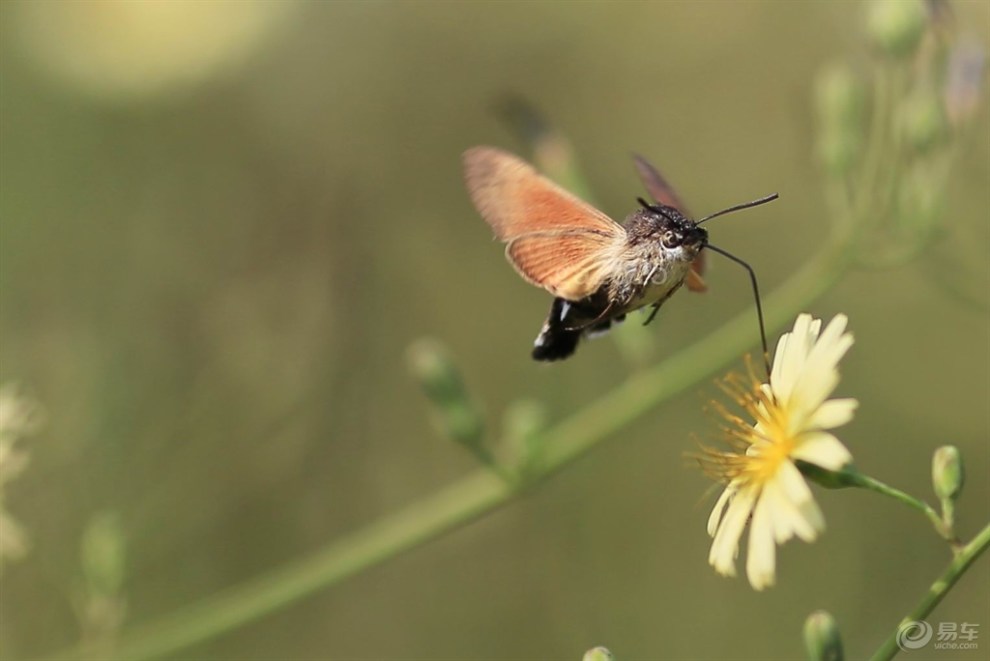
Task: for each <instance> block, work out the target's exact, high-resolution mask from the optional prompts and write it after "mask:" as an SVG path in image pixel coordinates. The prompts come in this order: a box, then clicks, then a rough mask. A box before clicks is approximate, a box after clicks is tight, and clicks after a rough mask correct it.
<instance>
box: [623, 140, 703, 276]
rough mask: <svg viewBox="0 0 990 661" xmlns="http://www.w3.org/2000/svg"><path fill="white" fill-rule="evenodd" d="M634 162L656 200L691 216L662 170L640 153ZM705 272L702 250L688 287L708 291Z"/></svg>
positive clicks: (647, 188) (641, 178) (694, 264)
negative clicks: (661, 172)
mask: <svg viewBox="0 0 990 661" xmlns="http://www.w3.org/2000/svg"><path fill="white" fill-rule="evenodd" d="M633 162H634V163H635V165H636V172H637V173H638V174H639V178H640V181H642V182H643V186H644V187H645V188H646V192H648V193H649V194H650V196H651V197H652V198H653V199H654V200H656V201H657V202H659V203H660V204H663V205H664V206H668V207H674V208H675V209H677V210H678V211H680V212H681V213H682V214H684V215H685V216H688V217H690V216H691V214H690V213H688V210H687V208H686V207H685V206H684V203H683V202H681V199H680V198H679V197H678V196H677V193H676V192H675V191H674V187H673V186H671V185H670V184H669V183H668V182H667V180H666V179H665V178H664V176H663V175H662V174H660V170H658V169H657V168H656V167H654V166H653V165H652V164H651V163H650V162H649V161H647V160H646V159H645V158H643V157H642V156H640V155H639V154H633ZM704 273H705V251H704V250H702V251H701V252H700V253H698V256H697V257H696V258H695V259H694V261H693V262H692V263H691V270H690V271H689V272H688V276H687V280H686V281H685V284H686V285H687V288H688V289H689V290H691V291H694V292H703V291H707V289H708V285H706V284H705V281H704V279H703V278H702V277H701V276H702V275H704Z"/></svg>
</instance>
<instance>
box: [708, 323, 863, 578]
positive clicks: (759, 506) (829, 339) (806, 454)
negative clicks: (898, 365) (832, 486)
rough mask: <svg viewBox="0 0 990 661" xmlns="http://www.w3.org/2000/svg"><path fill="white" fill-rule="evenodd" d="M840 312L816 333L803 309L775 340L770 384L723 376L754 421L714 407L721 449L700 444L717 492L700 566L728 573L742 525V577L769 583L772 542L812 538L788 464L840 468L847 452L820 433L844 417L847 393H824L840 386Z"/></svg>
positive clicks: (811, 522) (808, 498) (821, 524)
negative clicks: (745, 543) (724, 444)
mask: <svg viewBox="0 0 990 661" xmlns="http://www.w3.org/2000/svg"><path fill="white" fill-rule="evenodd" d="M846 321H847V319H846V317H845V316H844V315H838V316H836V317H835V318H834V319H832V321H831V322H830V323H829V324H828V326H827V327H826V328H825V330H824V332H822V331H821V326H822V323H821V320H820V319H812V317H811V315H807V314H802V315H800V316H799V317H798V318H797V321H795V323H794V329H793V330H792V331H791V332H789V333H785V334H784V335H783V336H782V337H781V338H780V341H779V342H778V343H777V351H776V354H775V356H774V363H773V368H772V371H771V376H770V383H769V384H763V383H760V382H759V381H758V380H757V379H756V378H755V377H753V376H752V375H751V376H750V379H749V380H746V379H745V378H743V377H740V376H738V375H730V376H729V377H728V378H727V379H726V380H725V382H724V386H723V388H724V390H725V391H726V393H728V394H729V395H731V396H732V397H733V398H734V399H735V401H736V403H737V404H739V405H740V406H741V407H742V408H743V410H744V411H745V412H746V413H747V414H748V416H749V418H751V419H752V422H750V421H749V420H747V419H744V418H741V417H739V416H737V415H735V414H733V413H731V412H729V411H728V410H727V409H725V408H724V407H722V406H721V405H718V404H716V407H717V409H718V411H719V413H720V415H721V416H722V418H723V419H724V420H725V422H726V423H727V424H726V426H725V427H724V431H725V435H726V440H727V441H728V442H729V445H730V446H731V448H730V449H729V450H716V449H712V448H704V449H703V454H702V456H701V462H702V465H703V467H704V468H705V470H706V472H708V473H709V474H710V475H712V476H713V477H715V478H716V479H718V480H719V481H721V482H723V483H724V484H725V485H726V486H725V490H724V491H723V492H722V495H721V496H720V497H719V499H718V502H717V503H716V504H715V509H714V510H712V513H711V516H710V517H709V519H708V534H710V535H711V536H712V537H713V538H714V539H713V541H712V548H711V551H710V552H709V554H708V562H709V563H710V564H711V565H712V566H713V567H714V568H715V571H717V572H718V573H720V574H722V575H723V576H734V575H735V573H736V568H735V560H736V557H737V556H738V554H739V541H740V538H741V537H742V533H743V529H744V528H745V527H746V522H747V521H751V522H750V529H749V547H748V550H747V557H746V575H747V577H748V578H749V582H750V584H751V585H752V586H753V588H755V589H757V590H762V589H763V588H765V587H768V586H770V585H773V582H774V568H775V563H776V558H775V554H776V547H775V545H776V544H783V543H784V542H786V541H787V540H789V539H790V538H791V537H793V536H795V535H797V536H798V537H800V538H801V539H803V540H804V541H806V542H811V541H814V540H815V538H816V537H817V536H818V534H819V533H821V532H822V531H823V530H824V529H825V520H824V518H823V517H822V513H821V510H820V509H818V505H817V504H816V503H815V500H814V498H812V495H811V490H810V489H809V488H808V485H807V484H806V483H805V481H804V478H803V477H802V476H801V473H800V471H799V470H798V468H797V466H796V465H795V462H796V461H799V460H800V461H802V462H806V463H809V464H814V465H816V466H819V467H821V468H824V469H826V470H838V469H840V468H842V467H843V466H844V465H845V464H847V463H849V461H850V460H851V459H852V455H851V454H850V453H849V451H848V450H847V449H846V447H845V446H844V445H843V444H842V443H841V442H839V440H838V439H837V438H836V437H835V436H833V435H832V434H830V433H829V432H828V431H827V430H829V429H834V428H836V427H840V426H842V425H844V424H846V423H847V422H849V421H850V420H851V419H852V416H853V411H854V410H855V409H856V405H857V402H856V400H854V399H831V400H830V399H827V398H828V396H829V395H830V394H831V393H832V391H833V390H834V389H835V386H836V385H837V384H838V382H839V371H838V363H839V360H840V359H841V358H842V356H843V355H844V354H845V353H846V351H848V350H849V347H850V346H852V342H853V339H852V335H850V334H849V333H845V332H844V331H845V328H846Z"/></svg>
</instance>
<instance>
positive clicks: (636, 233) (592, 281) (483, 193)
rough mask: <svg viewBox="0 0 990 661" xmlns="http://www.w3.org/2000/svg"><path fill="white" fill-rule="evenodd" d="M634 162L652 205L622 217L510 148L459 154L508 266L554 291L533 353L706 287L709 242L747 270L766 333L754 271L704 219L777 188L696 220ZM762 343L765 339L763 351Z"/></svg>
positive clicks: (646, 167) (571, 347) (548, 352)
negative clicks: (723, 245) (718, 241)
mask: <svg viewBox="0 0 990 661" xmlns="http://www.w3.org/2000/svg"><path fill="white" fill-rule="evenodd" d="M634 160H635V165H636V169H637V171H638V172H639V175H640V178H641V179H642V181H643V184H644V186H645V187H646V189H647V191H648V192H649V193H650V195H651V196H652V197H653V199H654V200H655V202H646V201H645V200H643V199H642V198H637V199H638V202H639V205H640V208H639V209H637V210H636V211H634V212H633V213H631V214H630V215H629V216H628V217H627V218H626V219H625V222H623V223H621V224H620V223H618V222H616V221H614V220H612V219H611V218H609V217H608V216H607V215H606V214H604V213H603V212H601V211H599V210H598V209H596V208H595V207H593V206H591V205H590V204H588V203H587V202H584V201H583V200H581V199H579V198H578V197H576V196H574V195H572V194H571V193H569V192H567V191H566V190H564V189H563V188H561V187H560V186H558V185H557V184H555V183H553V182H552V181H550V180H549V179H547V178H546V177H544V176H542V175H540V174H539V173H538V172H537V171H536V170H535V169H534V168H533V167H532V166H531V165H529V164H528V163H526V162H525V161H523V160H522V159H520V158H518V157H516V156H514V155H512V154H510V153H508V152H505V151H502V150H500V149H496V148H494V147H483V146H482V147H474V148H472V149H469V150H467V151H466V152H464V156H463V165H464V178H465V182H466V184H467V189H468V192H469V194H470V196H471V200H472V201H473V202H474V206H475V207H476V208H477V210H478V212H479V213H480V214H481V216H482V218H484V219H485V221H486V222H487V223H488V225H489V226H491V228H492V230H494V232H495V236H496V237H497V238H498V239H499V240H501V241H503V242H505V244H506V247H505V254H506V257H507V258H508V260H509V263H511V264H512V266H514V267H515V269H516V271H517V272H518V273H519V275H521V276H522V277H523V279H525V280H526V281H527V282H529V283H531V284H533V285H536V286H537V287H542V288H543V289H545V290H547V291H548V292H550V293H551V294H553V296H554V299H553V303H552V304H551V306H550V313H549V314H548V315H547V319H546V321H545V322H544V323H543V327H542V328H541V329H540V333H539V335H537V337H536V341H535V342H534V345H533V352H532V355H533V358H534V359H536V360H540V361H553V360H561V359H564V358H567V357H568V356H570V355H571V354H573V353H574V351H575V349H576V348H577V345H578V342H579V340H580V339H581V338H582V337H586V336H594V335H596V334H599V333H603V332H606V331H608V330H609V328H611V327H612V325H613V324H616V323H618V322H621V321H623V320H624V319H625V318H626V315H628V314H629V313H630V312H632V311H634V310H638V309H640V308H645V307H647V306H649V307H650V308H652V310H651V312H650V315H649V318H648V319H647V320H646V321H645V322H644V323H646V324H649V323H650V322H651V321H652V320H653V318H654V317H655V316H656V313H657V311H658V310H659V309H660V307H661V306H662V305H663V304H664V303H665V302H666V301H667V300H668V299H670V297H671V296H673V295H674V293H675V292H676V291H677V290H678V289H680V288H681V286H682V285H685V284H686V285H687V288H688V289H689V290H691V291H696V292H701V291H704V290H705V289H706V286H705V282H704V280H703V279H702V275H703V274H704V270H705V250H706V249H708V250H712V251H715V252H718V253H720V254H723V255H725V256H726V257H728V258H730V259H732V260H733V261H735V262H737V263H739V264H740V265H742V266H744V267H745V268H746V269H747V270H748V271H749V274H750V279H751V281H752V285H753V289H754V293H755V294H756V296H757V312H758V314H759V318H760V332H761V336H762V337H765V333H764V332H763V314H762V309H761V308H760V302H759V292H758V288H757V284H756V276H755V274H754V273H753V270H752V269H751V268H750V267H749V265H748V264H746V263H745V262H743V261H742V260H740V259H738V258H736V257H734V256H733V255H730V254H729V253H727V252H725V251H724V250H721V249H719V248H716V247H715V246H713V245H712V244H711V243H710V242H709V241H708V231H707V230H706V229H705V228H703V227H701V224H702V223H704V222H705V221H708V220H711V219H712V218H715V217H716V216H720V215H722V214H725V213H729V212H731V211H737V210H739V209H745V208H749V207H752V206H756V205H759V204H764V203H766V202H769V201H771V200H774V199H776V198H777V195H776V193H774V194H772V195H768V196H766V197H764V198H760V199H759V200H755V201H753V202H747V203H745V204H740V205H736V206H733V207H729V208H728V209H723V210H722V211H719V212H717V213H714V214H711V215H709V216H706V217H705V218H702V219H701V220H699V221H693V220H691V218H689V217H688V215H687V210H686V209H685V208H684V205H683V204H681V202H680V199H679V198H678V197H677V195H676V193H675V192H674V190H673V188H671V186H670V185H669V184H668V183H667V182H666V180H665V179H664V178H663V176H662V175H661V174H660V172H659V171H658V170H657V169H656V168H654V167H653V166H652V165H650V164H649V163H648V162H647V161H646V160H645V159H643V158H642V157H639V156H634ZM765 345H766V340H765V339H764V353H766V347H765Z"/></svg>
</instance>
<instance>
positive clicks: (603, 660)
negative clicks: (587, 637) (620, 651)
mask: <svg viewBox="0 0 990 661" xmlns="http://www.w3.org/2000/svg"><path fill="white" fill-rule="evenodd" d="M581 661H615V655H613V654H612V653H611V652H609V651H608V648H606V647H601V646H598V647H593V648H591V649H590V650H588V651H587V652H585V653H584V657H583V658H582V659H581Z"/></svg>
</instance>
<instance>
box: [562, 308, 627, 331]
mask: <svg viewBox="0 0 990 661" xmlns="http://www.w3.org/2000/svg"><path fill="white" fill-rule="evenodd" d="M614 307H615V302H614V301H609V302H608V305H606V306H605V309H604V310H602V312H601V314H599V315H598V316H597V317H595V318H594V319H592V320H591V321H588V322H583V323H581V324H578V325H576V326H568V327H565V328H566V329H567V330H569V331H583V330H586V329H588V328H591V327H592V326H595V325H597V324H599V323H601V322H602V321H604V320H605V319H608V315H609V313H610V312H612V308H614ZM561 321H563V319H562V320H561Z"/></svg>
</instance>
